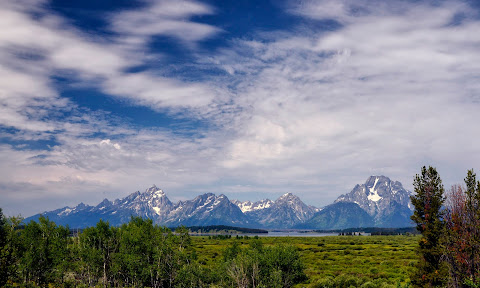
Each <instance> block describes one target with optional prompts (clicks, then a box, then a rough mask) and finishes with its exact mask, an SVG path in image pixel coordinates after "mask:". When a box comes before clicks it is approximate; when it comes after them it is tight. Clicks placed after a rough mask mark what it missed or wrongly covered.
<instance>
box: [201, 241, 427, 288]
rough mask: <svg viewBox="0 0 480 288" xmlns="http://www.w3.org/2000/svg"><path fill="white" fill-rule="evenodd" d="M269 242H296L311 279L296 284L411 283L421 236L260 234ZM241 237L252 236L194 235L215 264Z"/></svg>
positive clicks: (204, 255) (204, 260) (245, 243)
mask: <svg viewBox="0 0 480 288" xmlns="http://www.w3.org/2000/svg"><path fill="white" fill-rule="evenodd" d="M259 240H260V241H262V243H263V244H264V245H265V246H271V245H274V244H280V243H281V244H286V245H293V246H295V247H296V248H297V249H298V251H299V253H300V255H301V259H302V261H303V263H304V264H305V273H306V274H307V276H308V278H309V279H308V280H307V281H306V282H305V283H301V284H297V285H296V286H295V287H407V286H408V282H409V273H410V271H412V269H413V268H414V267H413V266H414V264H415V263H416V260H417V259H418V257H417V256H416V254H415V249H416V247H417V245H418V240H419V238H418V236H400V235H399V236H326V237H260V238H259ZM234 241H237V242H238V243H239V244H240V246H241V247H245V248H246V247H248V245H250V244H249V243H250V241H253V238H252V237H249V238H248V239H243V238H242V239H236V238H235V237H232V238H231V239H209V237H208V236H196V237H192V242H193V243H192V244H193V247H194V249H195V250H196V253H197V256H198V261H199V263H200V264H201V265H205V266H209V267H212V266H213V265H215V263H217V262H218V261H221V259H222V257H223V251H224V250H225V249H226V248H227V247H229V246H231V245H232V244H233V242H234Z"/></svg>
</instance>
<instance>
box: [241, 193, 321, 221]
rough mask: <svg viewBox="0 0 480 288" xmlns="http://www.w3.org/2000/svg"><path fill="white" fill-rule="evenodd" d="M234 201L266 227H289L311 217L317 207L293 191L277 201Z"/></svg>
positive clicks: (249, 215) (253, 219) (254, 219)
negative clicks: (301, 198) (303, 200)
mask: <svg viewBox="0 0 480 288" xmlns="http://www.w3.org/2000/svg"><path fill="white" fill-rule="evenodd" d="M234 203H235V204H236V205H237V206H238V207H241V208H243V209H242V210H243V211H244V213H245V214H246V215H247V216H248V217H250V219H252V222H257V223H259V224H260V225H261V226H262V227H264V228H289V227H292V226H294V225H296V224H299V223H303V222H305V221H306V220H308V219H310V218H311V217H312V216H313V214H314V213H315V212H317V211H318V209H317V208H315V207H313V206H308V205H306V204H305V203H303V202H302V200H300V198H298V197H297V196H295V195H293V194H292V193H286V194H284V195H282V196H280V197H279V198H278V199H277V200H275V202H272V201H271V200H269V199H265V200H261V201H258V202H255V203H251V202H250V201H247V202H239V201H234Z"/></svg>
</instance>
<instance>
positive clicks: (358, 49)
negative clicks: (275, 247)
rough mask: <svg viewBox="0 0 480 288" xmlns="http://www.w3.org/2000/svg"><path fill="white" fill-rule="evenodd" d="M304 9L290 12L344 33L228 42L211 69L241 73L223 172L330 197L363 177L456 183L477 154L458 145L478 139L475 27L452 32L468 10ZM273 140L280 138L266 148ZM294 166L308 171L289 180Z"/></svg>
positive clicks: (345, 4)
mask: <svg viewBox="0 0 480 288" xmlns="http://www.w3.org/2000/svg"><path fill="white" fill-rule="evenodd" d="M303 3H307V4H304V6H302V7H298V6H296V7H295V9H292V11H295V13H297V14H300V15H305V16H308V17H309V18H312V19H318V20H322V19H327V18H331V19H336V20H338V21H340V22H341V23H342V25H343V26H341V27H340V28H339V29H337V30H335V31H331V32H324V31H320V32H319V33H315V32H304V33H303V34H302V33H298V32H297V33H295V34H291V35H287V36H285V34H280V35H281V37H277V38H275V36H272V37H271V38H269V39H268V41H261V39H258V41H251V40H250V41H242V40H237V42H235V44H234V48H232V49H231V50H227V51H225V52H224V53H223V54H222V55H220V56H219V57H216V58H215V60H214V61H216V62H218V63H220V64H221V65H223V66H224V67H225V70H227V71H230V73H232V71H237V72H239V74H238V75H237V76H238V77H240V78H241V77H242V76H241V75H243V74H242V73H245V74H244V75H245V77H244V78H243V79H244V80H243V81H241V83H240V84H239V85H238V86H237V93H238V94H239V95H238V96H237V97H236V98H235V103H236V104H237V105H239V106H240V107H242V108H243V109H242V113H244V115H241V116H237V117H238V119H239V122H238V123H239V125H237V127H236V133H237V134H236V135H237V138H236V139H232V141H231V142H230V144H229V151H230V153H229V155H230V157H229V158H228V159H226V160H225V162H224V163H225V165H226V167H228V168H236V169H237V170H233V171H235V173H239V170H242V171H243V173H244V174H243V173H242V176H241V177H243V179H257V180H256V181H257V182H255V183H264V181H271V182H275V181H276V182H277V183H284V184H286V185H289V183H290V184H291V183H292V182H296V181H297V180H298V181H299V182H298V183H300V181H303V180H305V179H315V178H316V179H318V183H315V185H318V187H321V186H324V187H325V186H327V187H329V189H328V190H330V191H331V193H332V194H331V195H338V194H339V193H345V192H346V191H348V189H351V187H353V185H354V184H356V183H359V180H360V181H363V180H362V179H363V178H366V177H367V175H369V174H386V175H387V176H391V177H392V178H394V179H398V180H400V181H402V182H403V183H404V184H405V185H406V186H407V187H410V188H411V181H412V176H413V175H414V174H415V173H418V171H419V169H420V167H421V165H430V164H431V165H434V166H438V168H439V171H440V173H442V171H446V175H445V178H446V183H451V182H452V181H461V179H463V176H462V175H463V174H464V173H465V171H466V169H468V167H471V166H474V165H475V163H478V161H479V160H480V158H478V155H480V154H479V152H480V150H479V148H478V147H475V146H472V145H468V144H461V143H459V141H457V140H458V139H464V140H465V141H467V142H468V141H469V140H467V139H478V135H479V132H480V130H479V128H478V126H477V124H476V123H480V116H479V114H478V113H476V112H475V111H476V110H478V108H479V107H478V100H477V102H475V101H474V100H475V97H472V95H477V94H479V93H480V91H479V89H478V81H477V80H478V77H479V76H480V72H479V71H480V70H478V65H477V63H480V62H479V60H480V59H479V57H480V53H479V51H478V49H476V48H475V47H480V46H479V45H480V35H479V34H478V33H476V31H478V29H479V28H480V27H479V25H480V21H478V19H476V18H470V17H467V18H466V19H464V20H463V22H461V23H455V24H452V22H453V18H454V17H455V16H456V15H458V14H464V15H467V16H468V15H470V14H471V13H470V12H469V11H468V9H469V7H468V6H466V5H464V4H460V3H458V2H453V3H452V2H445V3H444V4H441V5H429V4H425V3H408V2H397V1H392V2H388V3H389V4H382V5H379V6H375V5H370V4H368V5H367V3H366V2H365V1H362V2H358V1H340V2H338V1H335V2H333V1H315V2H303ZM352 11H353V12H352ZM300 32H302V31H301V30H300ZM272 38H273V39H272ZM247 51H248V52H247ZM258 119H265V120H264V121H258ZM271 123H275V127H272V126H271ZM275 131H282V134H281V135H282V137H277V138H275V139H273V138H272V133H273V134H277V133H276V132H275ZM266 139H268V140H266ZM456 139H457V140H456ZM464 140H460V142H463V141H464ZM259 165H260V167H261V168H258V167H259ZM295 166H299V167H304V168H306V169H303V170H302V169H299V170H297V171H299V172H298V173H299V174H293V173H292V171H290V168H291V167H295ZM453 167H455V168H453ZM257 168H258V169H257ZM259 171H262V175H261V177H256V173H260V172H259ZM283 172H285V173H283ZM291 173H292V174H291ZM239 174H240V173H239ZM292 175H296V176H292ZM332 175H335V176H336V177H332ZM241 177H239V179H240V178H241ZM263 179H268V180H263ZM327 183H328V184H327ZM253 189H255V188H254V187H253V188H252V190H253ZM310 191H311V190H310ZM309 193H312V192H309ZM309 197H312V198H313V196H312V194H309ZM332 197H333V196H332Z"/></svg>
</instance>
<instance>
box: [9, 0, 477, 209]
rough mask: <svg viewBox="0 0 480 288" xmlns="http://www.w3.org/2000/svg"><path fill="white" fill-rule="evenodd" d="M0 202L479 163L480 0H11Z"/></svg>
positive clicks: (333, 193)
mask: <svg viewBox="0 0 480 288" xmlns="http://www.w3.org/2000/svg"><path fill="white" fill-rule="evenodd" d="M0 31H2V32H1V33H0V207H1V208H2V209H3V211H4V213H5V214H6V215H9V216H17V215H21V216H23V217H28V216H31V215H33V214H37V213H40V212H43V211H49V210H53V209H56V208H61V207H64V206H75V205H77V204H78V203H80V202H83V203H86V204H89V205H96V204H98V203H99V202H100V201H101V200H103V199H104V198H108V199H110V200H114V199H117V198H123V197H125V196H127V195H128V194H130V193H133V192H135V191H144V190H145V189H147V188H148V187H150V186H151V185H152V184H156V185H157V186H158V187H159V188H161V189H163V190H164V191H165V193H166V194H167V196H168V197H169V198H170V199H171V200H172V201H178V200H185V199H192V198H194V197H195V196H197V195H199V194H202V193H207V192H212V193H215V194H217V195H218V194H222V193H223V194H225V195H227V197H229V198H230V199H239V200H242V201H245V200H251V201H256V200H260V199H264V198H270V199H272V200H275V199H276V198H278V197H279V196H280V195H282V194H284V193H287V192H291V193H294V194H295V195H298V196H299V197H300V198H301V199H302V200H303V201H304V202H306V203H307V204H309V205H315V206H317V207H322V206H325V205H328V204H330V203H332V202H333V201H334V200H335V199H336V198H337V197H338V196H339V195H341V194H344V193H348V192H349V191H351V190H352V189H353V187H354V186H355V185H356V184H361V183H364V182H365V180H366V179H367V178H368V177H369V176H370V175H385V176H388V177H390V178H391V179H392V180H396V181H400V182H402V183H403V185H404V187H405V188H407V189H409V190H412V189H413V184H412V182H413V178H414V176H415V174H417V173H420V170H421V167H422V166H424V165H426V166H428V165H431V166H434V167H436V168H437V170H438V172H439V173H440V176H441V177H442V180H443V183H444V185H445V187H446V188H448V187H450V185H453V184H455V183H461V182H462V181H463V179H464V177H465V176H466V172H467V170H468V169H472V168H473V169H477V170H475V171H477V172H478V171H480V170H479V169H480V125H479V124H480V32H479V31H480V4H479V2H478V1H474V0H471V1H449V0H444V1H438V0H437V1H433V0H432V1H422V0H415V1H414V0H411V1H409V0H404V1H399V0H392V1H377V0H318V1H309V0H302V1H288V0H275V1H273V0H272V1H267V0H261V1H249V0H239V1H213V0H212V1H179V0H159V1H153V0H140V1H138V0H128V1H127V0H105V1H93V0H92V1H90V0H89V1H61V0H50V1H48V0H16V1H10V0H0Z"/></svg>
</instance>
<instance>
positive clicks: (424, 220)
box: [410, 166, 448, 287]
mask: <svg viewBox="0 0 480 288" xmlns="http://www.w3.org/2000/svg"><path fill="white" fill-rule="evenodd" d="M413 186H414V189H415V195H413V196H411V197H410V199H411V201H412V204H413V205H414V206H415V211H414V213H413V215H412V217H411V219H412V220H413V221H414V222H415V223H416V225H417V230H418V231H419V232H420V233H421V234H422V238H421V239H420V243H419V249H418V252H419V254H420V259H419V261H418V264H417V269H416V271H415V272H414V273H413V274H412V275H411V282H412V284H413V286H414V287H441V286H444V285H445V283H446V280H447V279H448V276H447V275H448V274H447V271H448V270H447V268H446V265H445V263H443V262H442V261H441V258H442V254H443V253H442V252H443V250H442V247H441V242H440V238H441V237H442V233H443V229H444V225H445V222H444V219H443V214H444V212H443V209H442V206H443V203H444V202H445V196H444V188H443V184H442V180H441V179H440V175H439V174H438V172H437V170H436V169H435V168H433V167H428V169H427V168H426V167H425V166H424V167H422V174H421V175H418V174H417V175H416V176H415V179H414V181H413Z"/></svg>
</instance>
